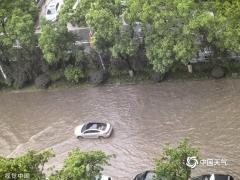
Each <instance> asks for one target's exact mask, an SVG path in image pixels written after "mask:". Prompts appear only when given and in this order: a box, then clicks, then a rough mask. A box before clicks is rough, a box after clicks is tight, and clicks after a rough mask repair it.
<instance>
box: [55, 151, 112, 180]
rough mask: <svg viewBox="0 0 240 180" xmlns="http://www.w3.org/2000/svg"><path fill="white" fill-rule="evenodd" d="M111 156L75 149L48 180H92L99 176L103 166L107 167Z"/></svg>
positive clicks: (99, 152)
mask: <svg viewBox="0 0 240 180" xmlns="http://www.w3.org/2000/svg"><path fill="white" fill-rule="evenodd" d="M110 157H111V156H108V155H106V154H105V153H104V152H101V151H90V152H83V151H80V150H79V149H75V150H73V151H72V152H70V153H69V156H68V158H67V159H65V161H64V166H63V168H62V169H61V170H60V171H57V172H56V173H55V174H53V175H51V176H50V180H58V179H62V180H74V179H84V180H93V179H95V177H96V176H101V172H102V171H103V166H104V165H108V164H109V163H108V161H109V159H110Z"/></svg>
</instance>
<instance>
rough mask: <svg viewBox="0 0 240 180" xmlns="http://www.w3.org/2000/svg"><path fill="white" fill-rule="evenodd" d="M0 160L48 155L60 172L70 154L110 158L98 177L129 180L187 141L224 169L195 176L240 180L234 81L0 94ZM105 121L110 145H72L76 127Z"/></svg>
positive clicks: (239, 116)
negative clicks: (166, 147)
mask: <svg viewBox="0 0 240 180" xmlns="http://www.w3.org/2000/svg"><path fill="white" fill-rule="evenodd" d="M0 102H1V103H0V115H1V116H0V129H1V131H0V147H1V148H0V154H1V155H6V156H7V155H8V156H14V155H18V154H21V153H23V152H26V151H27V150H30V149H36V150H42V149H45V148H53V149H54V151H55V153H56V157H55V158H53V159H52V160H51V161H50V162H49V163H48V165H49V166H51V165H53V164H54V165H56V168H60V167H61V166H62V163H63V160H64V158H65V157H66V156H67V153H68V152H69V151H71V150H72V149H74V148H76V147H79V148H81V149H82V150H103V151H105V152H106V153H108V154H115V155H116V158H115V159H112V161H111V166H110V167H106V169H105V172H104V174H106V175H110V176H112V177H114V178H115V179H119V180H131V179H132V178H133V177H134V175H136V174H137V173H139V172H141V171H144V170H148V169H151V168H152V167H153V164H154V159H155V158H157V157H159V156H160V154H161V151H162V148H163V146H164V144H165V143H168V142H169V143H176V142H177V141H178V140H179V139H181V138H183V137H188V138H189V139H190V142H191V143H192V144H193V145H194V147H197V148H199V150H200V152H201V158H203V159H207V158H211V159H221V158H223V159H226V160H228V165H227V166H219V167H198V168H196V169H195V170H194V171H193V175H199V174H202V173H213V172H214V173H228V174H231V175H233V176H234V177H235V179H237V180H240V80H221V81H193V82H174V83H172V82H164V83H161V84H148V85H129V86H104V87H95V88H79V89H66V90H59V91H41V92H32V93H1V94H0ZM94 120H95V121H96V120H97V121H105V122H110V123H111V124H112V125H113V127H114V134H113V136H111V138H109V139H100V140H98V139H97V140H92V139H90V140H87V139H84V140H81V141H79V140H77V139H76V138H75V137H74V135H73V130H74V128H75V127H76V126H77V125H79V124H81V123H83V122H87V121H94Z"/></svg>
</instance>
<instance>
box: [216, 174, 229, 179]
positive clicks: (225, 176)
mask: <svg viewBox="0 0 240 180" xmlns="http://www.w3.org/2000/svg"><path fill="white" fill-rule="evenodd" d="M215 180H231V177H230V176H227V175H215Z"/></svg>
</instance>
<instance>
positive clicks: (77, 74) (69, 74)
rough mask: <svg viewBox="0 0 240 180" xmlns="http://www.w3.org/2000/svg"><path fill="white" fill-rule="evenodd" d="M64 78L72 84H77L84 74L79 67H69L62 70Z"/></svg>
mask: <svg viewBox="0 0 240 180" xmlns="http://www.w3.org/2000/svg"><path fill="white" fill-rule="evenodd" d="M64 76H65V78H66V79H67V80H68V81H70V82H73V83H78V82H79V80H80V79H82V78H84V74H83V72H82V71H81V69H80V68H79V67H74V66H73V65H69V66H67V67H66V68H65V70H64Z"/></svg>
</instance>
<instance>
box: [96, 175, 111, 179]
mask: <svg viewBox="0 0 240 180" xmlns="http://www.w3.org/2000/svg"><path fill="white" fill-rule="evenodd" d="M96 180H112V178H111V177H109V176H105V175H102V177H101V178H100V177H96Z"/></svg>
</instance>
